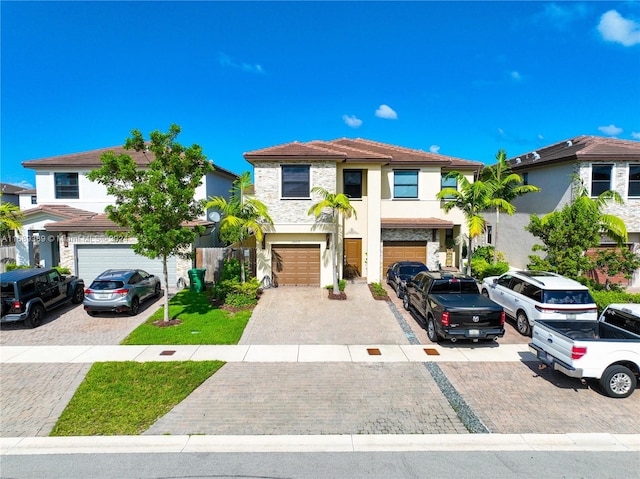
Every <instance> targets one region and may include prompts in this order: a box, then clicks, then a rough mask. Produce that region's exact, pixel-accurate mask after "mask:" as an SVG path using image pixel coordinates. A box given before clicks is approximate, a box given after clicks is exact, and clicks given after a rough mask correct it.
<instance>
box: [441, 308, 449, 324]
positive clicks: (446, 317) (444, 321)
mask: <svg viewBox="0 0 640 479" xmlns="http://www.w3.org/2000/svg"><path fill="white" fill-rule="evenodd" d="M442 325H443V326H449V311H445V312H444V313H442Z"/></svg>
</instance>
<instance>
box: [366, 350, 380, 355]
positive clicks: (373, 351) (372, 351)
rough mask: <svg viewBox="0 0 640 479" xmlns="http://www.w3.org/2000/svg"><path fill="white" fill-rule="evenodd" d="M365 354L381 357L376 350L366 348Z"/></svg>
mask: <svg viewBox="0 0 640 479" xmlns="http://www.w3.org/2000/svg"><path fill="white" fill-rule="evenodd" d="M367 352H368V353H369V356H381V355H382V353H381V352H380V350H379V349H378V348H367Z"/></svg>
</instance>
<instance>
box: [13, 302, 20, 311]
mask: <svg viewBox="0 0 640 479" xmlns="http://www.w3.org/2000/svg"><path fill="white" fill-rule="evenodd" d="M11 308H12V309H13V310H14V311H20V310H21V309H22V303H21V302H20V301H14V302H13V303H12V304H11Z"/></svg>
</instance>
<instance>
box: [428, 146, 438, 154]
mask: <svg viewBox="0 0 640 479" xmlns="http://www.w3.org/2000/svg"><path fill="white" fill-rule="evenodd" d="M429 151H430V152H431V153H438V152H439V151H440V145H431V146H430V147H429Z"/></svg>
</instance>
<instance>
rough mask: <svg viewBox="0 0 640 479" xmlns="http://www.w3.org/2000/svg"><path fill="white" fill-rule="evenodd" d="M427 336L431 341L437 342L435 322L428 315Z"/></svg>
mask: <svg viewBox="0 0 640 479" xmlns="http://www.w3.org/2000/svg"><path fill="white" fill-rule="evenodd" d="M427 337H428V338H429V341H431V342H432V343H437V342H438V340H439V339H440V338H439V337H438V333H437V331H436V323H435V321H434V320H433V318H432V317H429V319H427Z"/></svg>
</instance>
